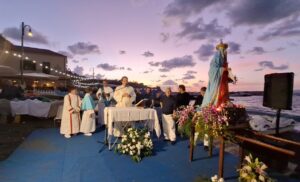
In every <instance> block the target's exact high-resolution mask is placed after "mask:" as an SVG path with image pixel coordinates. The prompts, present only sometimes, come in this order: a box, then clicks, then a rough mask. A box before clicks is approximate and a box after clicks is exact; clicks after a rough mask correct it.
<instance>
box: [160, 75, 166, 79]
mask: <svg viewBox="0 0 300 182" xmlns="http://www.w3.org/2000/svg"><path fill="white" fill-rule="evenodd" d="M160 77H161V78H167V77H168V76H167V75H160Z"/></svg>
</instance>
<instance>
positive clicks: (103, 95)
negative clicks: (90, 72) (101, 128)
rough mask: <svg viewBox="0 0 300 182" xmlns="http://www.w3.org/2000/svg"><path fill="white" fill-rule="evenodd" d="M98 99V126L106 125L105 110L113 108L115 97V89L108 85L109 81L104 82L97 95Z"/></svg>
mask: <svg viewBox="0 0 300 182" xmlns="http://www.w3.org/2000/svg"><path fill="white" fill-rule="evenodd" d="M96 96H97V98H98V124H101V125H103V124H104V109H105V107H109V106H111V101H112V99H113V96H114V91H113V89H112V88H111V87H110V86H109V85H108V81H107V80H103V87H100V88H99V89H98V91H97V93H96Z"/></svg>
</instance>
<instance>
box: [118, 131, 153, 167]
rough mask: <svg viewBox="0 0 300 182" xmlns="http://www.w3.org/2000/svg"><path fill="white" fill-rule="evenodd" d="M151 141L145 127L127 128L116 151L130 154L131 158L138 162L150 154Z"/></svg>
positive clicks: (151, 148)
mask: <svg viewBox="0 0 300 182" xmlns="http://www.w3.org/2000/svg"><path fill="white" fill-rule="evenodd" d="M152 150H153V143H152V140H151V138H150V133H149V132H148V131H147V130H146V129H136V128H128V129H127V130H126V132H125V134H124V135H122V139H121V143H120V144H118V145H117V147H116V152H118V153H120V154H124V155H130V156H131V158H132V160H134V161H135V162H140V161H141V160H142V158H143V157H146V156H150V155H152Z"/></svg>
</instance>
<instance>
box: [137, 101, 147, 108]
mask: <svg viewBox="0 0 300 182" xmlns="http://www.w3.org/2000/svg"><path fill="white" fill-rule="evenodd" d="M147 100H148V99H142V100H140V101H139V102H138V103H136V104H135V107H145V104H146V101H147Z"/></svg>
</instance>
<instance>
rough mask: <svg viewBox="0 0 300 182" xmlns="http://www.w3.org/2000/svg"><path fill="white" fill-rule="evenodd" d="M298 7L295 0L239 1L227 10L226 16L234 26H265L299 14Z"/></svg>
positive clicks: (297, 2) (299, 5) (299, 3)
mask: <svg viewBox="0 0 300 182" xmlns="http://www.w3.org/2000/svg"><path fill="white" fill-rule="evenodd" d="M234 2H235V1H234ZM299 7H300V1H297V0H272V1H262V0H250V1H249V0H241V1H237V2H235V4H233V5H232V6H231V7H230V8H229V9H228V16H229V17H230V19H231V20H232V22H233V24H234V25H265V24H270V23H273V22H276V21H278V20H281V19H284V18H287V17H289V16H291V15H293V14H295V13H298V12H300V8H299Z"/></svg>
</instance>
